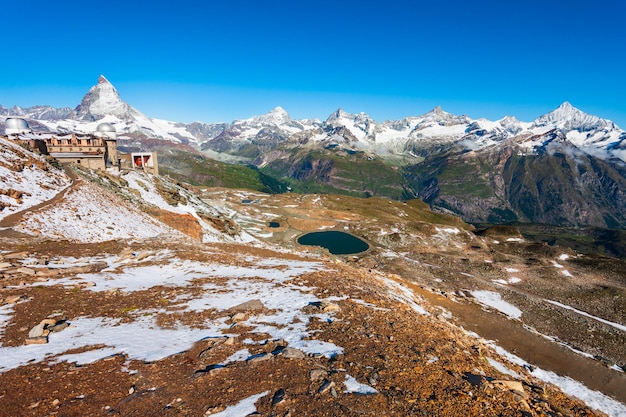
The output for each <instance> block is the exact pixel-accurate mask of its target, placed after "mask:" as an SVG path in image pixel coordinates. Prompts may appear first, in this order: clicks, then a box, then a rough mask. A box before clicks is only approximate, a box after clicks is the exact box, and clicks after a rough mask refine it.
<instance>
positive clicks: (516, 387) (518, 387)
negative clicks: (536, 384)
mask: <svg viewBox="0 0 626 417" xmlns="http://www.w3.org/2000/svg"><path fill="white" fill-rule="evenodd" d="M491 383H492V384H494V385H495V386H496V387H500V388H503V389H507V390H509V391H513V392H516V393H519V394H521V395H523V396H525V395H526V392H525V391H524V385H522V383H521V382H520V381H507V380H495V381H491Z"/></svg>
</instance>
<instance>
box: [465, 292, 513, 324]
mask: <svg viewBox="0 0 626 417" xmlns="http://www.w3.org/2000/svg"><path fill="white" fill-rule="evenodd" d="M470 293H471V294H472V295H473V296H474V298H476V300H478V302H479V303H481V304H484V305H486V306H489V307H491V308H494V309H496V310H498V311H499V312H501V313H503V314H505V315H507V316H508V317H510V318H513V319H519V318H521V317H522V310H520V309H519V308H517V307H515V306H514V305H513V304H510V303H507V302H506V301H504V300H503V299H502V296H501V295H500V294H499V293H497V292H493V291H470Z"/></svg>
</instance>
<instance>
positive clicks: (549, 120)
mask: <svg viewBox="0 0 626 417" xmlns="http://www.w3.org/2000/svg"><path fill="white" fill-rule="evenodd" d="M533 124H534V125H535V126H536V127H543V126H546V127H550V128H558V129H563V130H565V131H571V130H578V131H580V132H586V131H590V130H594V129H615V128H617V126H615V124H614V123H613V122H611V121H609V120H606V119H601V118H599V117H598V116H593V115H590V114H587V113H585V112H583V111H581V110H579V109H577V108H576V107H574V106H572V105H571V104H570V103H569V102H567V101H566V102H564V103H563V104H561V105H560V106H559V107H557V108H556V109H555V110H553V111H551V112H550V113H547V114H544V115H543V116H540V117H539V118H537V119H536V120H535V121H534V123H533Z"/></svg>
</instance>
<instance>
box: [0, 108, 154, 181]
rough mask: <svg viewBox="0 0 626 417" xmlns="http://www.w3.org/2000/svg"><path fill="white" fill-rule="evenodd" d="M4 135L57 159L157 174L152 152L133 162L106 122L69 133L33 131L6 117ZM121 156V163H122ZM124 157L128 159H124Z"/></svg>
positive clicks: (21, 121)
mask: <svg viewBox="0 0 626 417" xmlns="http://www.w3.org/2000/svg"><path fill="white" fill-rule="evenodd" d="M5 133H6V137H7V138H8V139H13V140H18V141H20V142H22V143H27V144H28V145H29V146H30V147H31V148H32V149H37V150H38V151H39V152H41V153H42V154H44V155H50V156H52V157H54V158H55V159H57V160H58V161H59V162H60V163H63V164H67V163H74V164H77V165H81V166H84V167H86V168H90V169H95V170H99V171H108V172H113V173H115V172H119V171H120V170H121V169H122V165H124V166H123V168H125V169H143V170H145V171H147V172H150V173H152V174H155V175H158V174H159V170H158V161H157V156H156V153H154V152H152V153H146V154H138V155H143V156H142V157H140V159H138V160H137V161H139V163H137V164H135V163H134V162H135V157H134V156H133V155H134V154H132V155H129V154H121V153H119V152H118V151H117V134H116V131H115V127H114V126H113V125H112V124H110V123H100V124H99V125H98V127H97V128H96V131H95V132H94V133H93V134H81V133H69V134H64V135H59V134H54V133H33V132H32V131H31V130H30V128H29V126H28V122H26V120H24V119H19V118H8V119H6V122H5ZM122 160H124V162H125V163H124V164H123V163H122ZM126 161H128V163H126Z"/></svg>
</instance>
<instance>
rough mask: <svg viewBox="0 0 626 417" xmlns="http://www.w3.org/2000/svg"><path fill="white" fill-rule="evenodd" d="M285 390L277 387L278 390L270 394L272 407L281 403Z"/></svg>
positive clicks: (283, 399)
mask: <svg viewBox="0 0 626 417" xmlns="http://www.w3.org/2000/svg"><path fill="white" fill-rule="evenodd" d="M285 396H286V394H285V390H284V389H282V388H281V389H279V390H278V391H276V392H275V393H274V395H273V396H272V407H274V406H276V405H278V404H281V403H282V402H284V401H285Z"/></svg>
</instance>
